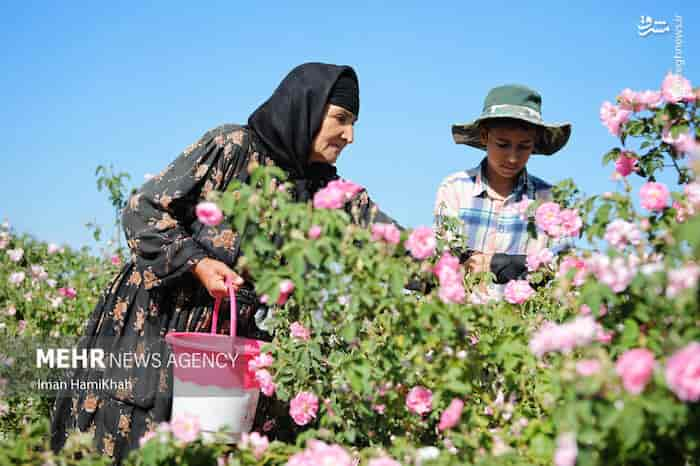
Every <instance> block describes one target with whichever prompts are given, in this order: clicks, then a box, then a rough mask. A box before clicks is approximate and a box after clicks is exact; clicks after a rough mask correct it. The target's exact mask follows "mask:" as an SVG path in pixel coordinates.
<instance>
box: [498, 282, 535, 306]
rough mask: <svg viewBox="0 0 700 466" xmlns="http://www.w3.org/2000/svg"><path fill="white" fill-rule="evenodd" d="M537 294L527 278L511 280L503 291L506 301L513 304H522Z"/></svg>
mask: <svg viewBox="0 0 700 466" xmlns="http://www.w3.org/2000/svg"><path fill="white" fill-rule="evenodd" d="M533 294H535V290H533V289H532V287H531V286H530V283H528V281H527V280H511V281H509V282H508V284H507V285H506V288H505V290H504V291H503V296H504V297H505V299H506V301H508V302H509V303H511V304H522V303H524V302H525V301H527V300H528V299H530V297H531V296H532V295H533Z"/></svg>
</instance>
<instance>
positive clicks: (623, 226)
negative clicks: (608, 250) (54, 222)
mask: <svg viewBox="0 0 700 466" xmlns="http://www.w3.org/2000/svg"><path fill="white" fill-rule="evenodd" d="M641 239H642V232H641V231H640V230H639V229H638V228H637V226H636V225H635V224H634V223H630V222H626V221H624V220H621V219H619V218H617V219H615V220H613V221H612V222H610V223H609V224H608V226H607V228H606V229H605V241H607V242H608V243H610V245H611V246H612V247H614V248H616V249H622V248H624V247H625V246H626V245H628V244H632V245H635V246H636V245H638V244H639V243H640V242H641Z"/></svg>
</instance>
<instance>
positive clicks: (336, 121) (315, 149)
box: [309, 104, 357, 164]
mask: <svg viewBox="0 0 700 466" xmlns="http://www.w3.org/2000/svg"><path fill="white" fill-rule="evenodd" d="M356 120H357V118H356V117H355V115H354V114H353V113H352V112H350V111H348V110H346V109H344V108H343V107H339V106H337V105H332V104H329V105H327V106H326V112H325V114H324V115H323V121H322V122H321V128H320V129H319V130H318V133H316V136H315V137H314V140H313V142H312V143H311V156H310V157H309V160H310V161H312V162H323V163H330V164H334V163H335V162H336V160H338V156H339V155H340V153H341V152H342V151H343V149H344V148H345V146H346V145H348V144H352V141H353V137H354V134H353V132H354V128H353V125H354V124H355V121H356Z"/></svg>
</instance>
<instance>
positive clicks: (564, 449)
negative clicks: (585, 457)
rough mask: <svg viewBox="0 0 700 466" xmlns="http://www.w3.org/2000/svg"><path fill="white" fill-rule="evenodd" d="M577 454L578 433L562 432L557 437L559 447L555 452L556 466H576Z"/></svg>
mask: <svg viewBox="0 0 700 466" xmlns="http://www.w3.org/2000/svg"><path fill="white" fill-rule="evenodd" d="M577 456H578V447H577V446H576V435H575V434H572V433H564V434H560V435H559V436H558V437H557V449H556V451H555V452H554V464H555V466H574V465H575V464H576V457H577Z"/></svg>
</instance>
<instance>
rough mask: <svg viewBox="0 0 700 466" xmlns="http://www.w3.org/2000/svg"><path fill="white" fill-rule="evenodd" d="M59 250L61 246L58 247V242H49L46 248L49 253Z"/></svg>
mask: <svg viewBox="0 0 700 466" xmlns="http://www.w3.org/2000/svg"><path fill="white" fill-rule="evenodd" d="M60 250H61V248H60V247H59V246H58V244H56V243H51V244H49V246H48V248H47V252H48V253H49V254H56V253H57V252H59V251H60Z"/></svg>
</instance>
